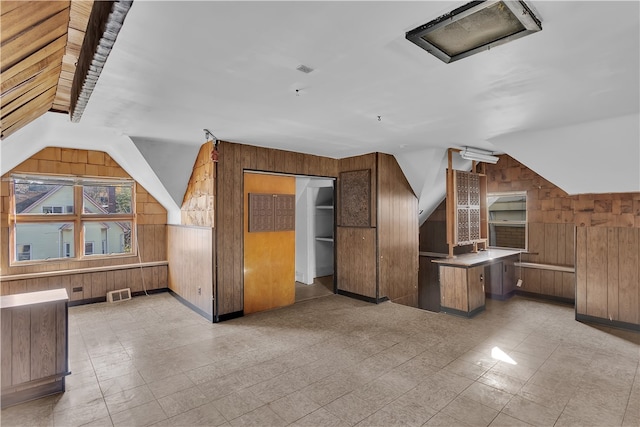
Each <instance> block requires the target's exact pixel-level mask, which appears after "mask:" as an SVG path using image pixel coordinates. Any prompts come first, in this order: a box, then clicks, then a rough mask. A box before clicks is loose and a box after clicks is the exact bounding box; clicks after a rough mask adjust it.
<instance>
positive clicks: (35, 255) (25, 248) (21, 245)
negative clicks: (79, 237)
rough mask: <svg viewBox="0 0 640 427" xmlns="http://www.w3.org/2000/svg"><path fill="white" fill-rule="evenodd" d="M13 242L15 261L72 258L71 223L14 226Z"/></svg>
mask: <svg viewBox="0 0 640 427" xmlns="http://www.w3.org/2000/svg"><path fill="white" fill-rule="evenodd" d="M15 241H16V247H15V251H16V257H15V259H16V260H17V261H27V260H32V261H33V260H47V259H53V258H64V257H73V256H74V248H73V223H64V222H46V223H28V224H16V228H15ZM27 254H28V255H27Z"/></svg>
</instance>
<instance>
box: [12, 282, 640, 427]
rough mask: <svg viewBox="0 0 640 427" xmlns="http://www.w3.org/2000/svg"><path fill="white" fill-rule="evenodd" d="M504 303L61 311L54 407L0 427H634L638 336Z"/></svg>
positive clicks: (555, 309)
mask: <svg viewBox="0 0 640 427" xmlns="http://www.w3.org/2000/svg"><path fill="white" fill-rule="evenodd" d="M573 316H574V314H573V309H572V308H571V307H568V306H563V305H555V304H550V303H545V302H539V301H533V300H528V299H525V298H521V297H514V298H512V299H511V300H510V301H507V302H501V301H491V300H490V301H488V307H487V311H485V312H483V313H481V314H480V315H478V316H477V317H476V318H474V319H471V320H469V319H463V318H459V317H454V316H451V315H446V314H437V313H431V312H426V311H421V310H417V309H413V308H410V307H405V306H401V305H396V304H393V303H390V302H386V303H383V304H380V305H372V304H367V303H364V302H361V301H357V300H354V299H350V298H347V297H342V296H338V295H329V296H324V297H320V298H315V299H310V300H307V301H304V302H300V303H297V304H295V305H294V306H290V307H287V308H283V309H278V310H273V311H270V312H264V313H258V314H254V315H250V316H246V317H244V318H240V319H235V320H232V321H228V322H224V323H220V324H211V323H208V322H207V321H206V320H205V319H203V318H202V317H200V316H199V315H197V314H195V313H193V312H192V311H190V310H189V309H188V308H186V307H184V306H183V305H181V304H180V303H179V302H178V301H177V300H176V299H175V298H173V297H172V296H171V295H170V294H167V293H165V294H156V295H151V296H146V297H137V298H134V299H133V300H131V301H127V302H121V303H116V304H107V303H101V304H92V305H86V306H79V307H73V308H71V309H70V310H69V322H70V325H69V331H70V342H69V350H70V365H71V366H70V367H71V370H72V371H73V374H72V375H70V376H69V377H68V379H67V391H66V392H65V393H64V394H61V395H57V396H51V397H47V398H43V399H40V400H37V401H33V402H29V403H25V404H22V405H18V406H14V407H11V408H7V409H5V410H3V411H2V413H1V415H2V419H1V424H2V426H3V427H4V426H30V425H34V426H36V425H37V426H47V425H49V426H50V425H54V426H77V425H87V426H112V425H113V426H145V425H154V426H195V425H209V426H219V425H220V426H245V425H255V426H284V425H294V426H350V425H351V426H352V425H358V426H392V425H406V426H420V425H425V426H468V425H469V426H487V425H490V426H528V425H536V426H553V425H555V426H614V425H625V426H638V425H640V368H639V359H640V355H639V343H640V335H639V334H635V333H631V332H624V331H619V330H612V329H607V328H602V327H594V326H589V325H586V324H582V323H579V322H576V321H574V320H573Z"/></svg>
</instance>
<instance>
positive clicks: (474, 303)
mask: <svg viewBox="0 0 640 427" xmlns="http://www.w3.org/2000/svg"><path fill="white" fill-rule="evenodd" d="M484 279H485V267H484V266H478V267H472V268H469V269H467V284H468V292H469V308H468V311H473V310H475V309H477V308H480V307H482V306H484V304H485V281H484Z"/></svg>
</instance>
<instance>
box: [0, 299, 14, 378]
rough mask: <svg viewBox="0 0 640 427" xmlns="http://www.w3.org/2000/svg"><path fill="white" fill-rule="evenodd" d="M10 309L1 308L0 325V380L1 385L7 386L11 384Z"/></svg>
mask: <svg viewBox="0 0 640 427" xmlns="http://www.w3.org/2000/svg"><path fill="white" fill-rule="evenodd" d="M11 318H12V315H11V310H2V319H1V320H2V324H1V325H0V327H1V328H2V333H1V335H0V336H1V337H2V343H0V344H1V345H0V364H1V365H2V366H1V368H2V369H1V372H2V376H1V377H0V381H2V385H4V386H5V387H6V386H9V385H12V384H13V382H12V360H13V357H12V356H11V354H12V344H13V339H12V332H11V331H12V329H13V326H12V322H11Z"/></svg>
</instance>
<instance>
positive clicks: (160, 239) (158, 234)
mask: <svg viewBox="0 0 640 427" xmlns="http://www.w3.org/2000/svg"><path fill="white" fill-rule="evenodd" d="M153 227H154V245H153V246H154V248H155V254H154V258H153V260H152V261H165V260H166V259H167V227H166V225H165V224H156V225H154V226H153Z"/></svg>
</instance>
